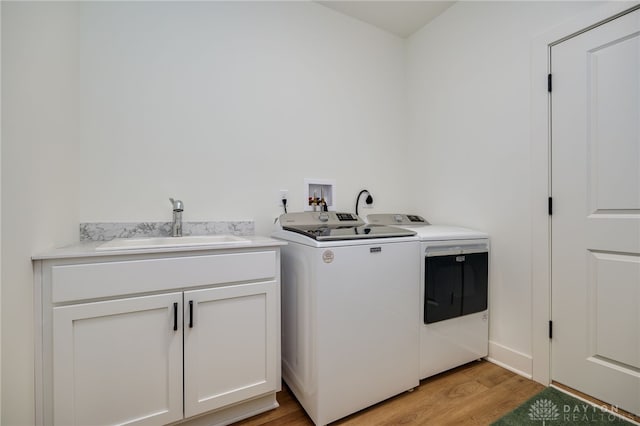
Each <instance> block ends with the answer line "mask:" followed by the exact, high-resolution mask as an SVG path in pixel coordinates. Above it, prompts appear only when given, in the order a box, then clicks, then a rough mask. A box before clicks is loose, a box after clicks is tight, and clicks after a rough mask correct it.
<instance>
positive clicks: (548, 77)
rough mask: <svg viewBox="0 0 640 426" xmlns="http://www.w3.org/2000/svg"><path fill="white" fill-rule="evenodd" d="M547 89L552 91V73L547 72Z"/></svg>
mask: <svg viewBox="0 0 640 426" xmlns="http://www.w3.org/2000/svg"><path fill="white" fill-rule="evenodd" d="M547 91H548V92H549V93H551V74H547Z"/></svg>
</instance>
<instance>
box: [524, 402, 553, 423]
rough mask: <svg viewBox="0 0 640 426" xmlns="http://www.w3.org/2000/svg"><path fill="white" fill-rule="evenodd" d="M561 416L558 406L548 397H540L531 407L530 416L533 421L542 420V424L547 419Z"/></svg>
mask: <svg viewBox="0 0 640 426" xmlns="http://www.w3.org/2000/svg"><path fill="white" fill-rule="evenodd" d="M559 417H560V413H559V412H558V407H557V406H556V404H554V403H553V402H551V401H550V400H548V399H538V400H536V401H535V402H534V403H533V404H531V407H529V418H530V419H531V420H533V421H540V420H542V426H544V425H545V421H551V420H558V418H559Z"/></svg>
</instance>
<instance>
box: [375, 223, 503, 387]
mask: <svg viewBox="0 0 640 426" xmlns="http://www.w3.org/2000/svg"><path fill="white" fill-rule="evenodd" d="M367 221H368V223H370V224H372V225H373V224H375V225H394V226H399V227H403V228H405V229H408V230H412V231H415V232H416V233H417V235H418V238H419V240H420V256H419V260H418V263H416V264H415V265H414V268H415V269H416V270H418V271H420V274H419V286H420V308H419V309H420V378H421V379H423V378H426V377H429V376H433V375H434V374H438V373H441V372H443V371H446V370H449V369H451V368H454V367H458V366H460V365H463V364H466V363H468V362H470V361H473V360H477V359H480V358H483V357H486V356H487V355H488V346H489V310H488V290H489V253H490V250H489V236H488V235H487V234H486V233H484V232H479V231H475V230H472V229H468V228H462V227H457V226H447V225H431V224H429V222H427V221H426V220H425V219H424V218H422V217H421V216H418V215H407V214H372V215H369V216H367Z"/></svg>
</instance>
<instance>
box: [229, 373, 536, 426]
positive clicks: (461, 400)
mask: <svg viewBox="0 0 640 426" xmlns="http://www.w3.org/2000/svg"><path fill="white" fill-rule="evenodd" d="M542 389H544V386H542V385H541V384H539V383H536V382H534V381H532V380H528V379H526V378H524V377H522V376H519V375H517V374H515V373H513V372H511V371H508V370H506V369H504V368H502V367H499V366H497V365H495V364H492V363H490V362H487V361H480V362H477V361H475V362H472V363H469V364H466V365H464V366H461V367H458V368H456V369H453V370H451V371H448V372H445V373H442V374H439V375H437V376H434V377H430V378H428V379H426V380H423V381H421V382H420V386H418V387H417V388H415V389H414V390H413V392H404V393H402V394H400V395H397V396H395V397H393V398H390V399H388V400H386V401H383V402H381V403H379V404H376V405H374V406H372V407H369V408H367V409H364V410H362V411H359V412H357V413H354V414H352V415H350V416H348V417H345V418H344V419H341V420H338V421H336V422H334V423H332V425H333V426H360V425H362V426H364V425H366V426H387V425H435V426H448V425H451V426H453V425H456V426H459V425H465V426H466V425H468V426H485V425H489V424H491V423H492V422H494V421H495V420H497V419H499V418H500V417H502V416H503V415H504V414H506V413H508V412H509V411H511V410H513V409H514V408H516V407H517V406H518V405H520V404H522V403H523V402H525V401H526V400H528V399H529V398H531V397H532V396H533V395H535V394H536V393H538V392H539V391H541V390H542ZM277 398H278V403H279V404H280V407H279V408H277V409H275V410H271V411H269V412H266V413H263V414H260V415H257V416H254V417H251V418H249V419H247V420H244V421H241V422H238V423H236V425H241V426H276V425H277V426H281V425H282V426H310V425H313V423H312V422H311V420H310V419H309V417H308V416H307V415H306V413H305V412H304V409H303V408H302V406H301V405H300V403H299V402H298V401H297V400H296V399H295V397H294V396H293V393H292V392H291V390H289V389H288V388H287V386H286V385H283V389H282V391H281V392H279V393H278V395H277Z"/></svg>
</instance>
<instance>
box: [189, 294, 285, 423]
mask: <svg viewBox="0 0 640 426" xmlns="http://www.w3.org/2000/svg"><path fill="white" fill-rule="evenodd" d="M279 298H280V295H279V292H278V291H277V286H276V283H275V282H273V281H272V282H268V283H254V284H244V285H238V286H228V287H220V288H213V289H204V290H194V291H188V292H185V293H184V300H185V317H184V324H185V332H184V354H185V355H184V357H185V363H184V404H185V407H184V412H185V416H186V417H190V416H193V415H196V414H199V413H202V412H205V411H209V410H214V409H217V408H220V407H224V406H226V405H229V404H232V403H234V402H236V401H242V400H245V399H248V398H252V397H254V396H257V395H261V394H263V393H265V392H268V391H269V390H271V389H276V388H277V387H278V386H279V381H280V377H279V375H278V374H277V371H276V369H275V368H273V366H274V365H277V364H279V363H280V360H279V359H275V357H276V356H277V354H278V353H279V350H278V348H277V347H276V346H279V345H280V340H279V333H278V328H279V327H280V324H279V322H277V319H278V316H279V315H278V314H277V312H276V310H278V309H279V302H278V300H279Z"/></svg>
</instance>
